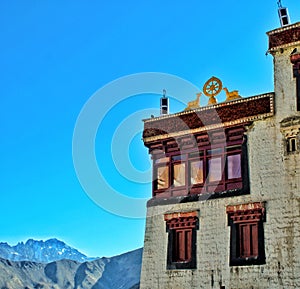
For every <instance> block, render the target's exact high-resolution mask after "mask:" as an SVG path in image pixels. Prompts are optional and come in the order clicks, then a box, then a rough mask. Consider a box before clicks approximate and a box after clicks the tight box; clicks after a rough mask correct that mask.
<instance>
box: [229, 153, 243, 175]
mask: <svg viewBox="0 0 300 289" xmlns="http://www.w3.org/2000/svg"><path fill="white" fill-rule="evenodd" d="M227 176H228V179H236V178H240V177H241V176H242V173H241V155H240V154H238V155H229V156H227Z"/></svg>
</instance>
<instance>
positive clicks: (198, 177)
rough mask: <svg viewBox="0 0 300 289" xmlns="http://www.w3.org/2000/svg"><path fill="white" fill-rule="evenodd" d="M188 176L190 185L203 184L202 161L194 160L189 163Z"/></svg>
mask: <svg viewBox="0 0 300 289" xmlns="http://www.w3.org/2000/svg"><path fill="white" fill-rule="evenodd" d="M190 170H191V171H190V176H191V180H190V181H191V184H192V185H195V184H202V183H203V160H196V161H191V162H190Z"/></svg>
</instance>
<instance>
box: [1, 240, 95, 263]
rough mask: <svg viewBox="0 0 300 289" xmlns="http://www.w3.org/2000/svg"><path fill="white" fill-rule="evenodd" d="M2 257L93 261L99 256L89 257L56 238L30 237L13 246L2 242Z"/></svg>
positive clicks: (32, 259)
mask: <svg viewBox="0 0 300 289" xmlns="http://www.w3.org/2000/svg"><path fill="white" fill-rule="evenodd" d="M0 257H1V258H3V259H7V260H11V261H34V262H41V263H50V262H53V261H58V260H63V259H68V260H74V261H78V262H86V261H93V260H95V259H97V258H98V257H87V256H86V255H85V254H83V253H81V252H79V251H78V250H77V249H75V248H73V247H71V246H69V245H67V244H66V243H65V242H63V241H61V240H58V239H56V238H51V239H48V240H46V241H43V240H34V239H28V240H27V241H26V242H25V243H24V242H18V243H17V244H16V245H14V246H11V245H9V244H8V243H7V242H0Z"/></svg>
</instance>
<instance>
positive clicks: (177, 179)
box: [173, 164, 185, 187]
mask: <svg viewBox="0 0 300 289" xmlns="http://www.w3.org/2000/svg"><path fill="white" fill-rule="evenodd" d="M173 177H174V180H173V184H174V187H178V186H184V185H185V164H174V166H173Z"/></svg>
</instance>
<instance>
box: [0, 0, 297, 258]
mask: <svg viewBox="0 0 300 289" xmlns="http://www.w3.org/2000/svg"><path fill="white" fill-rule="evenodd" d="M282 4H283V5H284V6H287V7H288V9H289V13H290V16H291V21H292V22H297V21H300V6H299V0H283V3H282ZM279 26H280V24H279V19H278V15H277V4H276V0H263V1H256V2H255V1H238V0H235V1H234V0H228V1H224V0H216V1H210V0H209V1H204V0H203V1H199V0H197V1H196V0H190V1H177V0H175V1H174V0H172V1H171V0H164V1H161V0H152V1H136V0H132V1H131V0H128V1H121V0H119V1H115V0H112V1H98V0H97V1H96V0H90V1H83V0H72V1H71V0H65V1H61V0H59V1H58V0H42V1H38V0H28V1H23V0H22V1H21V0H11V1H10V0H3V1H1V4H0V31H1V45H0V67H1V77H0V79H1V80H0V82H1V85H0V95H1V98H0V108H1V113H0V133H1V141H0V152H1V160H0V170H1V194H0V206H1V216H2V217H1V218H0V241H3V242H4V241H5V242H9V243H10V244H12V245H14V244H16V243H17V242H19V241H25V240H26V239H28V238H36V239H47V238H50V237H56V238H59V239H61V240H63V241H65V242H67V243H68V244H70V245H71V246H74V247H76V248H78V249H79V250H80V251H82V252H83V253H85V254H87V255H89V256H112V255H116V254H119V253H122V252H126V251H128V250H132V249H135V248H138V247H142V245H143V237H144V225H145V220H144V219H130V218H123V217H120V216H116V215H114V214H111V213H108V212H106V211H105V210H103V209H102V208H100V207H99V206H97V205H96V204H95V203H94V202H93V201H92V200H91V199H90V198H89V197H88V196H87V194H86V193H85V192H84V190H83V189H82V187H81V186H80V183H79V181H78V179H77V176H76V173H75V170H74V166H73V160H72V136H73V130H74V126H75V123H76V119H77V117H78V115H79V113H80V111H81V109H82V107H83V105H84V104H85V103H86V102H87V101H88V99H89V98H90V97H91V95H93V93H95V92H96V91H97V90H98V89H99V88H101V87H102V86H104V85H105V84H107V83H109V82H111V81H113V80H115V79H117V78H119V77H122V76H126V75H129V74H132V73H139V72H148V71H151V72H164V73H170V74H174V75H177V76H179V77H182V78H184V79H186V80H189V81H190V82H192V83H193V84H195V85H197V86H199V87H200V88H201V87H202V86H203V84H204V82H205V81H206V80H207V79H208V78H210V77H211V76H212V75H215V76H217V77H219V78H221V79H222V81H223V83H224V84H225V85H226V86H228V87H229V89H232V90H233V89H238V90H239V92H240V94H241V95H242V96H252V95H255V94H260V93H264V92H270V91H273V72H272V56H270V55H268V56H266V55H265V52H266V51H267V48H268V40H267V36H266V34H265V32H267V31H269V30H272V29H275V28H278V27H279ZM159 97H160V96H159V95H157V96H156V95H152V96H151V95H150V96H147V97H146V98H143V99H140V98H137V99H136V100H134V101H132V102H131V103H130V104H129V105H128V104H127V105H123V106H122V105H120V106H119V107H116V108H115V109H113V110H112V111H111V120H113V119H116V120H117V119H119V120H120V116H121V117H122V118H124V119H125V118H126V117H127V115H130V114H132V113H134V111H135V110H141V109H143V108H145V109H147V108H149V107H153V106H154V105H156V106H157V107H158V105H159ZM193 98H194V95H191V96H190V99H191V100H192V99H193ZM103 101H105V100H103ZM172 105H173V107H172ZM129 106H130V109H129ZM178 109H179V110H180V109H183V107H180V105H178V104H176V103H174V104H172V102H171V112H176V111H177V110H178ZM114 114H115V116H117V115H118V116H119V118H116V117H114ZM140 125H141V127H142V122H141V124H140ZM116 127H117V122H116V123H112V122H110V121H106V122H104V123H103V126H102V128H101V133H100V132H99V134H100V137H97V143H96V147H97V152H96V153H97V154H99V155H101V156H103V155H105V156H107V165H106V166H104V167H103V168H102V170H103V174H104V175H105V177H106V178H107V181H108V182H109V183H113V184H114V186H118V184H120V186H121V187H119V188H118V189H119V190H121V191H122V192H123V193H124V194H128V195H130V194H131V192H141V196H142V197H150V196H151V185H150V184H136V183H134V182H130V181H126V182H123V181H122V179H121V176H120V175H118V174H117V173H116V172H115V171H114V168H113V162H112V161H111V156H110V151H109V145H106V146H107V148H106V149H103V148H101V141H102V140H105V142H106V144H110V138H111V137H112V132H113V131H114V130H115V129H116ZM128 154H129V156H130V158H131V161H132V163H133V165H134V166H136V167H137V168H138V169H141V170H144V169H147V168H149V161H148V153H147V150H146V149H145V148H144V147H143V143H142V141H141V140H140V135H137V137H135V138H134V139H132V142H131V143H130V148H129V150H128ZM119 178H120V179H119ZM134 197H136V194H135V193H134Z"/></svg>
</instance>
